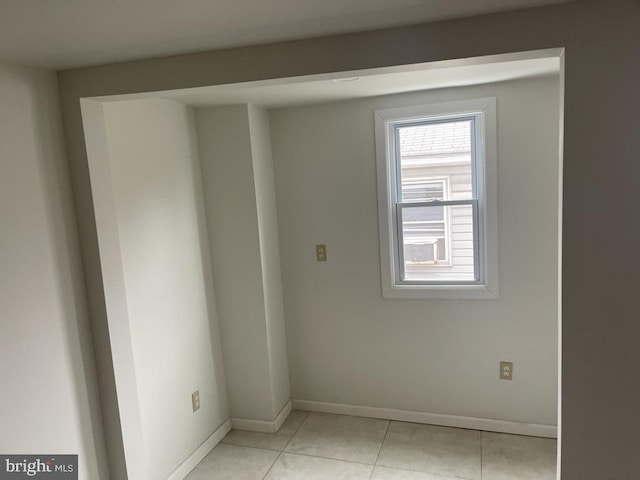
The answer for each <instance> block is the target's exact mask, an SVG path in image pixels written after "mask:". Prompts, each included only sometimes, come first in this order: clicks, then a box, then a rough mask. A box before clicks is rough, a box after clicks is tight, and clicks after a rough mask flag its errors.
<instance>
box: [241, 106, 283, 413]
mask: <svg viewBox="0 0 640 480" xmlns="http://www.w3.org/2000/svg"><path fill="white" fill-rule="evenodd" d="M248 113H249V131H250V136H251V153H252V161H253V175H254V184H255V189H256V208H257V212H258V233H259V240H260V260H261V267H262V285H263V290H264V309H265V316H266V323H267V342H268V348H269V369H270V371H271V396H272V398H273V412H272V413H273V417H274V418H275V416H276V415H278V413H279V412H280V409H282V407H283V406H284V405H285V404H286V403H287V402H288V401H289V400H290V399H291V387H290V385H289V364H288V361H287V342H286V334H285V320H284V304H283V297H282V274H281V271H280V246H279V241H278V216H277V212H276V192H275V181H274V178H273V159H272V157H271V128H270V126H269V114H268V112H267V111H266V110H265V109H263V108H260V107H256V106H255V105H249V106H248Z"/></svg>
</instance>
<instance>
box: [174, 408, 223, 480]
mask: <svg viewBox="0 0 640 480" xmlns="http://www.w3.org/2000/svg"><path fill="white" fill-rule="evenodd" d="M230 430H231V420H227V421H226V422H224V423H223V424H222V425H220V426H219V427H218V428H217V429H216V431H215V432H213V433H212V434H211V435H210V436H209V437H208V438H207V439H206V440H205V441H204V442H202V443H201V444H200V446H199V447H198V448H196V449H195V451H194V452H193V453H192V454H191V455H189V457H188V458H187V459H186V460H185V461H184V462H182V464H181V465H180V466H179V467H178V468H176V469H175V470H174V471H173V473H172V474H171V475H169V478H167V480H184V478H185V477H186V476H187V475H189V473H190V472H191V470H193V469H194V468H196V466H197V465H198V464H199V463H200V462H201V461H202V459H203V458H204V457H206V456H207V455H208V454H209V452H211V450H213V448H214V447H215V446H216V445H217V444H218V443H220V440H222V439H223V438H224V436H225V435H226V434H227V433H229V431H230Z"/></svg>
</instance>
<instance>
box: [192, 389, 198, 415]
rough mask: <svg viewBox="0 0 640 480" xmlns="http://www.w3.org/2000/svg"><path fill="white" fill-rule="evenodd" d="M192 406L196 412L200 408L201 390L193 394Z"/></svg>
mask: <svg viewBox="0 0 640 480" xmlns="http://www.w3.org/2000/svg"><path fill="white" fill-rule="evenodd" d="M191 406H192V407H193V411H194V412H195V411H196V410H198V409H199V408H200V390H196V391H195V392H193V393H192V394H191Z"/></svg>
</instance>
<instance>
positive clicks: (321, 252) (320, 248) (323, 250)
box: [316, 244, 327, 262]
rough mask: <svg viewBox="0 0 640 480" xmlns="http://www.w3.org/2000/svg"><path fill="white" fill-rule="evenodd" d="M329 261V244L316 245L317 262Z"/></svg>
mask: <svg viewBox="0 0 640 480" xmlns="http://www.w3.org/2000/svg"><path fill="white" fill-rule="evenodd" d="M326 261H327V246H326V245H322V244H321V245H316V262H326Z"/></svg>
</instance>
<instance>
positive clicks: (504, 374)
mask: <svg viewBox="0 0 640 480" xmlns="http://www.w3.org/2000/svg"><path fill="white" fill-rule="evenodd" d="M500 380H513V363H511V362H500Z"/></svg>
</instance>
